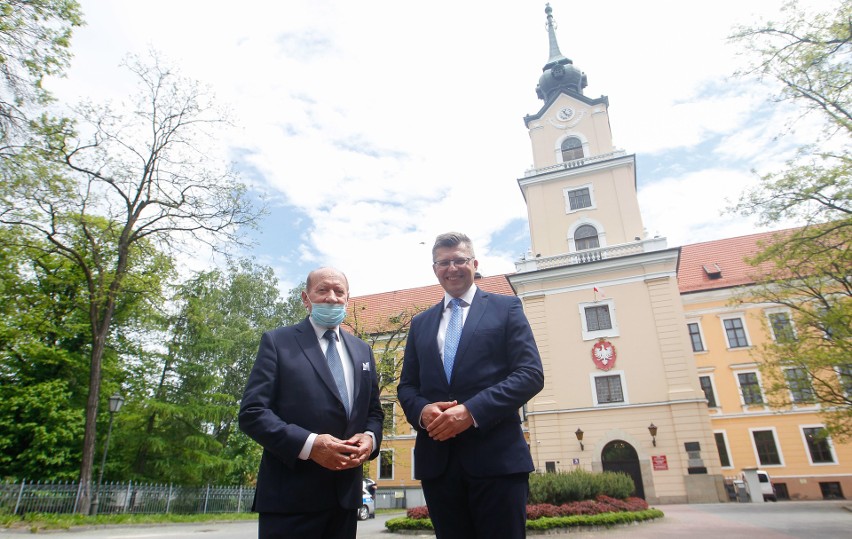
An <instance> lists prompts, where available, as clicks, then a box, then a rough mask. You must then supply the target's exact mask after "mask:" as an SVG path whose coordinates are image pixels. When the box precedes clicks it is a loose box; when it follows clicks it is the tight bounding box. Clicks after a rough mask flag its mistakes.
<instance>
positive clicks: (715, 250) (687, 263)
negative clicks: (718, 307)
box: [677, 229, 794, 294]
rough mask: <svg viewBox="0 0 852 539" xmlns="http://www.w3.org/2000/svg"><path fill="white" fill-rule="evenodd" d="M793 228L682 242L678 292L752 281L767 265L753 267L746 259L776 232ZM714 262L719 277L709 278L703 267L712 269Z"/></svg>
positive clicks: (764, 271) (779, 232) (710, 288)
mask: <svg viewBox="0 0 852 539" xmlns="http://www.w3.org/2000/svg"><path fill="white" fill-rule="evenodd" d="M792 230H794V229H788V230H780V231H774V232H761V233H759V234H750V235H748V236H739V237H736V238H725V239H722V240H714V241H706V242H704V243H693V244H691V245H684V246H683V247H681V249H680V260H679V261H678V269H677V284H678V288H679V289H680V293H681V294H688V293H690V292H700V291H704V290H714V289H720V288H730V287H734V286H741V285H746V284H751V283H753V282H755V279H754V276H755V275H760V274H763V273H766V272H767V271H768V270H769V269H770V264H768V263H765V264H762V265H760V266H757V267H754V266H751V265H749V264H748V263H746V261H745V259H746V258H748V257H751V256H754V255H755V254H756V253H757V252H758V251H759V250H760V249H761V245H762V244H764V243H766V242H769V241H771V240H772V239H773V237H774V236H775V235H776V234H781V235H785V234H788V233H790V232H791V231H792ZM714 264H716V265H718V267H719V269H720V270H721V276H720V277H719V278H717V279H711V278H710V276H709V275H708V274H707V271H705V270H704V266H707V268H708V270H710V271H711V272H713V271H715V270H716V268H715V267H714Z"/></svg>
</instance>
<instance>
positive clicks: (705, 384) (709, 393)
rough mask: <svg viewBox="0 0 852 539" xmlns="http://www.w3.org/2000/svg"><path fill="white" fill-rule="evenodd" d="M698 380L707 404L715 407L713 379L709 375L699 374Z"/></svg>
mask: <svg viewBox="0 0 852 539" xmlns="http://www.w3.org/2000/svg"><path fill="white" fill-rule="evenodd" d="M698 381H699V382H700V383H701V389H702V390H704V396H705V397H706V398H707V406H709V407H710V408H716V395H715V394H714V393H713V381H712V380H711V379H710V377H709V376H699V377H698Z"/></svg>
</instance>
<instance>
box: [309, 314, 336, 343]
mask: <svg viewBox="0 0 852 539" xmlns="http://www.w3.org/2000/svg"><path fill="white" fill-rule="evenodd" d="M308 320H309V321H310V323H311V327H313V328H314V333H316V334H317V339H318V340H319V341H320V342H322V340H323V338H324V335H325V332H326V331H328V330H332V331H334V333H335V334H336V335H337V340H338V341H339V340H340V326H335V327H333V328H327V327H325V326H320V325H318V324H317V323H316V322H314V319H313V318H311V316H310V315H308Z"/></svg>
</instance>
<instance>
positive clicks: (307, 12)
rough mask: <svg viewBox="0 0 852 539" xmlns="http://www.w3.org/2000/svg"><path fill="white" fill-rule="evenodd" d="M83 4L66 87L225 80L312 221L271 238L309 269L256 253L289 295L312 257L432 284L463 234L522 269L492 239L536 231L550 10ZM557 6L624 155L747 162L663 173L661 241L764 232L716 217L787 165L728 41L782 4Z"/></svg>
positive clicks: (462, 5) (254, 147)
mask: <svg viewBox="0 0 852 539" xmlns="http://www.w3.org/2000/svg"><path fill="white" fill-rule="evenodd" d="M81 3H82V6H83V9H84V12H85V17H86V20H87V22H88V25H87V26H86V27H84V28H82V29H80V30H79V31H78V32H76V35H75V37H74V39H73V41H72V44H73V50H74V52H75V58H74V61H73V66H72V69H71V70H70V72H69V75H68V77H67V79H65V80H62V81H58V82H56V83H54V84H53V86H55V89H56V91H57V93H58V94H59V95H60V97H61V98H63V99H70V100H74V99H76V98H77V97H78V96H83V95H91V96H93V97H94V98H96V99H97V98H101V97H103V96H108V95H113V96H116V95H117V96H122V95H124V93H126V91H127V90H126V88H127V86H126V84H127V81H128V80H129V79H128V77H127V76H125V75H124V74H122V72H121V71H119V70H118V69H117V67H116V66H117V65H118V63H119V62H120V59H121V58H122V56H123V55H124V54H126V53H127V52H142V51H144V50H145V49H146V48H147V47H149V46H150V47H153V48H155V49H157V50H160V51H163V52H164V53H165V54H166V55H167V56H168V57H170V58H172V59H173V60H174V61H175V62H176V63H177V64H179V66H180V67H181V69H182V70H183V72H184V73H185V74H187V75H189V76H192V77H194V78H198V79H200V80H202V81H204V82H207V83H209V84H210V85H211V86H212V87H213V88H214V89H215V91H216V93H217V96H218V97H219V99H220V100H221V101H222V102H223V103H224V104H226V105H228V106H230V107H231V108H232V110H233V116H234V118H235V119H236V121H237V123H238V124H239V126H238V128H236V129H234V130H233V131H232V132H230V133H229V134H228V137H227V139H226V140H225V143H226V145H229V146H231V147H232V148H235V149H239V152H238V153H239V155H240V156H241V157H242V158H243V159H245V161H246V163H247V164H250V165H251V166H252V167H254V169H255V170H256V172H257V173H258V177H255V178H252V180H253V182H255V183H257V182H258V181H263V182H265V185H266V188H267V189H268V190H269V192H270V196H272V197H274V198H275V199H277V200H285V201H286V202H287V203H288V204H290V205H292V206H293V207H295V208H297V209H298V211H299V212H300V215H302V216H307V217H309V218H310V219H309V220H302V221H301V222H299V221H296V220H294V221H292V222H289V223H287V225H288V226H291V227H292V230H287V231H284V230H278V231H273V232H271V233H269V234H267V236H269V237H271V238H276V237H278V238H283V237H285V236H286V237H287V239H288V240H290V241H293V242H296V244H297V245H298V247H297V248H296V249H295V250H294V252H296V253H298V260H292V259H290V258H288V256H289V255H285V254H282V253H281V252H280V251H281V247H280V246H276V245H275V244H274V241H273V240H268V241H266V242H265V243H264V245H265V248H264V249H265V250H263V251H258V252H257V253H256V254H257V256H258V257H259V258H260V259H261V260H270V261H274V262H272V263H273V265H274V266H275V268H276V271H277V272H278V274H279V276H280V278H281V280H282V284H283V285H284V286H292V285H294V284H296V283H297V282H299V281H301V280H302V279H303V278H304V274H305V273H306V271H307V269H309V267H310V265H313V264H332V265H336V266H338V267H340V268H341V269H343V270H344V271H345V272H347V274H348V275H349V277H350V282H351V283H352V286H353V293H359V294H364V293H372V292H380V291H385V290H390V289H397V288H408V287H412V286H421V285H424V284H431V283H432V282H434V276H433V275H432V272H431V269H430V267H429V262H430V258H429V256H430V255H429V248H430V247H431V243H432V240H433V239H434V237H435V235H436V234H438V233H440V232H444V231H447V230H451V229H456V230H462V231H464V232H467V233H468V234H469V235H471V236H472V237H473V238H475V240H476V243H477V247H478V249H477V251H478V252H477V254H478V255H479V257H480V259H481V260H482V262H483V269H484V270H485V271H486V273H487V274H495V273H500V272H507V271H512V270H513V269H514V266H513V258H514V257H517V256H519V255H520V254H521V253H520V252H517V253H514V252H512V248H511V247H507V246H503V245H499V244H492V242H491V236H492V234H494V233H495V232H497V231H500V230H501V229H503V228H504V227H505V226H506V224H507V223H509V222H511V221H512V220H514V219H518V218H522V219H523V218H526V207H525V205H524V201H523V197H522V195H521V193H520V190H519V189H518V186H517V182H516V179H517V178H518V177H520V176H522V175H523V173H524V170H526V169H527V168H529V167H530V166H531V162H532V158H531V148H530V143H529V138H528V136H527V133H526V129H525V127H524V125H523V121H522V119H523V116H524V115H526V114H531V113H535V112H537V111H538V109H539V108H540V106H541V102H540V101H539V100H537V99H536V97H535V86H536V83H537V81H538V77H539V76H540V74H541V67H542V66H543V65H544V63H545V62H546V61H547V57H548V49H547V46H548V42H547V34H546V32H545V31H544V24H545V15H544V5H545V2H540V3H535V2H513V3H499V4H498V3H494V2H486V1H484V0H479V1H471V2H449V1H447V0H436V1H434V2H428V3H424V2H392V1H389V0H381V1H370V2H347V1H343V0H321V1H317V0H310V1H308V0H289V1H287V2H275V3H273V2H261V1H258V0H247V1H244V2H241V3H239V4H234V3H233V2H224V1H221V0H207V1H201V0H191V1H190V0H181V1H178V2H175V1H174V0H169V1H166V0H146V1H144V2H142V1H140V0H127V1H122V2H113V1H110V0H82V2H81ZM551 5H552V7H553V10H554V11H553V14H554V17H555V19H556V21H557V22H558V24H559V27H558V30H557V37H558V40H559V45H560V48H561V51H562V52H563V54H564V55H565V56H568V57H569V58H571V59H572V60H573V61H574V63H575V65H576V66H577V67H579V68H580V69H581V70H583V71H585V72H586V73H587V75H588V77H589V83H590V86H589V87H588V88H587V90H586V95H588V96H590V97H597V96H599V95H601V94H605V95H608V96H609V99H610V105H611V106H610V118H611V121H612V128H613V135H614V138H615V142H616V144H617V146H619V147H621V148H624V149H625V150H627V151H628V152H630V153H637V154H640V155H641V154H643V153H654V154H662V153H664V152H667V151H671V150H672V149H684V148H690V147H694V146H697V145H699V144H701V143H702V142H704V141H706V140H708V138H709V137H714V136H717V137H721V138H720V140H721V142H720V143H719V145H718V146H717V147H716V148H715V149H714V150H713V151H714V155H717V156H718V159H719V160H721V161H724V160H726V159H732V160H735V161H736V163H737V166H739V167H741V168H738V169H726V168H725V167H724V166H723V165H721V164H717V168H713V169H710V170H693V169H689V167H688V166H687V164H685V163H681V164H679V166H678V167H677V170H678V173H677V175H673V172H672V171H673V170H674V168H673V169H672V171H669V173H667V174H666V175H665V176H666V177H664V178H663V179H659V180H658V179H657V178H654V179H653V180H654V181H653V182H650V183H649V185H648V187H646V188H644V189H642V191H641V192H640V202H641V204H642V208H643V215H644V216H645V221H646V224H647V226H648V229H649V232H654V229H659V232H660V233H661V234H662V235H666V236H668V237H669V239H670V244H680V243H683V242H691V241H699V240H701V239H710V238H719V237H725V236H728V235H737V234H741V233H747V232H751V231H752V230H753V229H752V225H751V224H750V223H747V222H745V221H743V220H741V219H737V218H733V217H725V218H724V219H722V218H720V217H719V216H718V212H719V210H720V208H722V207H724V206H725V203H724V201H723V200H722V198H721V193H727V194H728V195H730V194H733V193H736V192H738V190H739V189H741V188H742V187H743V186H744V185H747V184H748V183H749V182H751V181H753V178H752V177H751V175H750V173H749V169H750V168H752V167H757V168H760V167H761V166H764V165H766V164H771V163H775V162H777V161H778V153H777V151H775V150H777V148H775V147H773V145H772V140H771V139H772V136H773V129H774V128H775V127H777V126H779V125H781V124H780V123H779V122H781V120H777V121H775V120H773V123H771V124H770V125H771V126H772V127H770V128H761V127H760V126H751V125H747V124H746V122H747V121H749V118H751V116H750V113H751V111H753V110H754V109H755V108H756V107H758V106H759V104H760V101H759V100H760V99H762V98H764V97H765V95H766V93H765V92H764V93H763V94H762V95H760V94H754V93H747V92H746V90H747V89H748V87H746V86H743V85H741V84H734V83H732V82H731V81H730V80H729V78H728V77H729V75H730V74H731V73H732V72H733V71H734V69H735V68H736V67H737V66H738V65H739V63H740V62H741V59H739V58H737V57H736V56H735V54H734V53H735V52H736V51H734V50H732V49H731V48H730V47H729V46H728V45H727V44H726V43H725V37H726V36H727V35H728V34H729V33H730V31H731V26H732V25H733V24H734V23H737V22H748V21H753V20H755V19H754V17H755V14H756V13H761V14H764V15H765V14H777V10H778V7H779V3H778V2H777V1H776V0H760V1H749V2H746V3H744V2H741V1H738V2H734V1H733V0H717V1H716V2H713V3H694V2H680V1H664V0H652V1H647V2H616V1H610V2H596V3H577V2H569V1H568V0H552V1H551ZM708 89H713V91H712V92H708ZM785 144H786V142H785ZM785 148H786V147H785ZM768 149H772V151H769V150H768ZM231 153H232V154H235V153H237V152H231ZM742 163H747V164H746V165H743V164H742ZM645 180H646V179H643V178H640V179H639V182H640V186H641V185H644V182H645ZM279 211H280V208H279ZM297 239H298V241H297ZM421 242H423V243H422V244H421ZM486 268H487V269H486Z"/></svg>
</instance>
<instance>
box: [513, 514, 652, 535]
mask: <svg viewBox="0 0 852 539" xmlns="http://www.w3.org/2000/svg"><path fill="white" fill-rule="evenodd" d="M663 516H664V515H663V512H662V511H660V510H659V509H647V510H645V511H637V512H633V513H602V514H600V515H582V516H570V517H543V518H539V519H536V520H528V521H527V529H528V530H541V531H545V530H553V529H558V528H573V527H579V526H615V525H618V524H630V523H634V522H642V521H645V520H653V519H655V518H663Z"/></svg>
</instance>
